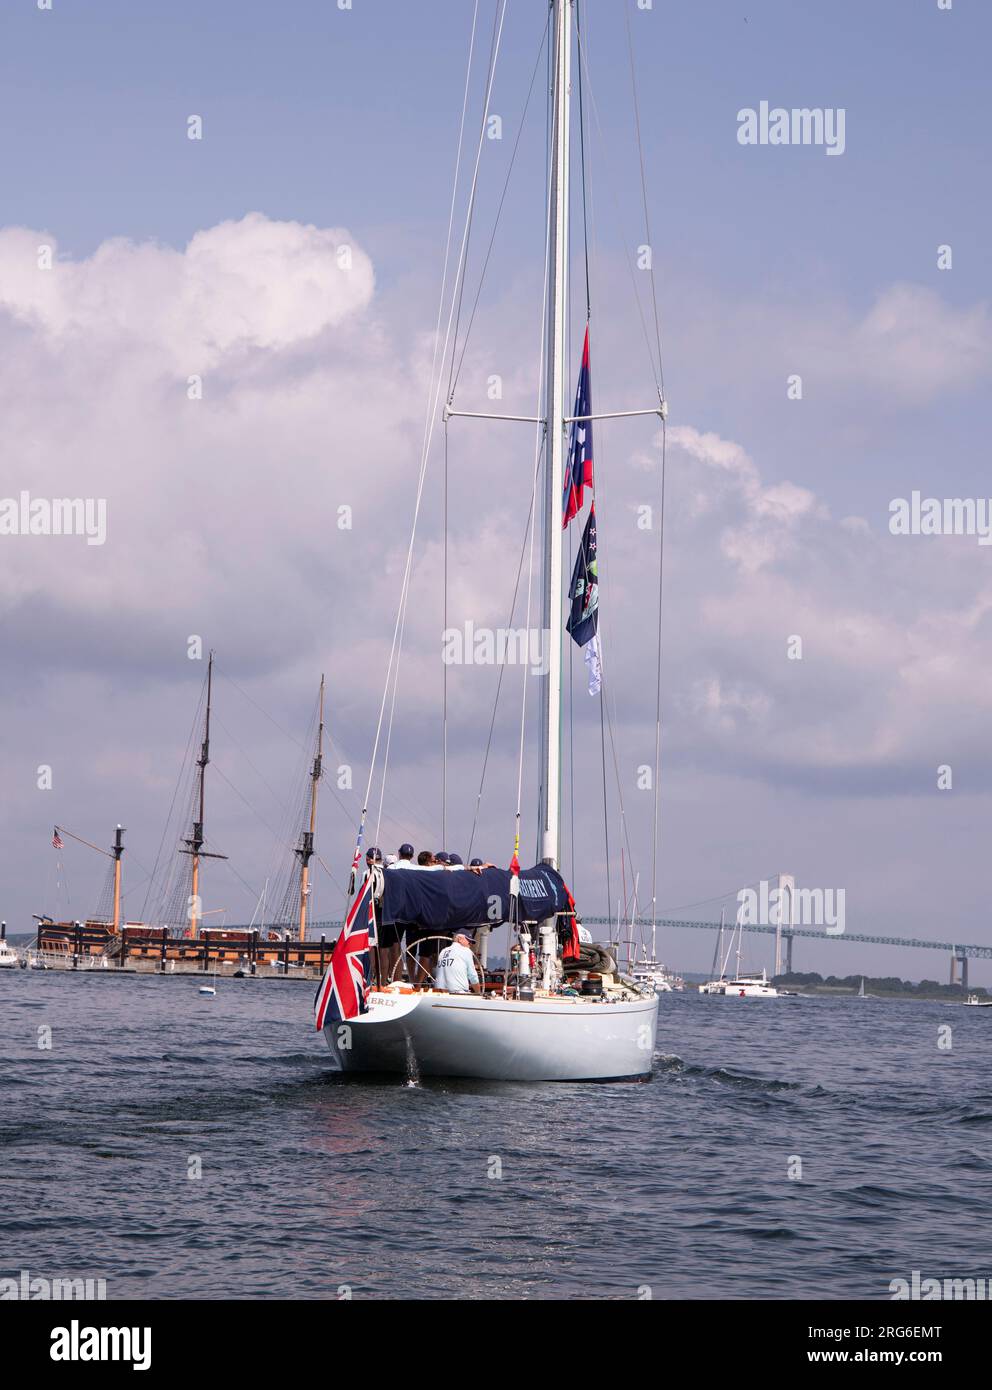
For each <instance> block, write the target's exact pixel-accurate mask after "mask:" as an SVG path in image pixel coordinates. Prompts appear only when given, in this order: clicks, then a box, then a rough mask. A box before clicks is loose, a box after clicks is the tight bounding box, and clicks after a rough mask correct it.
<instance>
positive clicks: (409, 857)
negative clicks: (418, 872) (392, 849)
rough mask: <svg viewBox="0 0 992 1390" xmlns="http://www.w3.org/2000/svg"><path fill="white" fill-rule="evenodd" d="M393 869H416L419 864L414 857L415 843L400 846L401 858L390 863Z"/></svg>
mask: <svg viewBox="0 0 992 1390" xmlns="http://www.w3.org/2000/svg"><path fill="white" fill-rule="evenodd" d="M389 867H390V868H391V869H415V868H416V867H417V865H416V864H415V863H414V859H413V845H407V844H403V845H400V848H399V858H398V859H397V860H396V862H395V863H394V864H390V866H389Z"/></svg>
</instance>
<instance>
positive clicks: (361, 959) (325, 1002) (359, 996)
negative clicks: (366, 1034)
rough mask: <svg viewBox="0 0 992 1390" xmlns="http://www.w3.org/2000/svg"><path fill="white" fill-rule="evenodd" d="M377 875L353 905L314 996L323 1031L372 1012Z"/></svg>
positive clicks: (314, 1008)
mask: <svg viewBox="0 0 992 1390" xmlns="http://www.w3.org/2000/svg"><path fill="white" fill-rule="evenodd" d="M372 885H373V877H372V875H371V874H369V875H368V877H367V878H366V880H365V882H364V883H363V884H362V887H361V889H360V890H359V892H358V895H357V897H356V898H355V901H354V902H353V903H352V905H351V909H350V911H349V913H348V917H347V920H346V921H345V924H344V926H343V927H342V929H341V935H340V936H339V937H338V939H337V941H336V942H335V943H334V952H333V954H332V956H331V963H330V965H329V966H328V967H327V969H326V970H325V971H324V978H323V979H322V980H321V982H320V987H319V988H318V990H317V993H316V995H315V996H314V1001H313V1013H314V1021H315V1022H316V1025H317V1031H318V1032H319V1031H320V1030H321V1029H322V1028H323V1026H324V1024H325V1023H327V1022H330V1023H340V1022H341V1021H343V1020H344V1019H346V1018H354V1017H355V1015H356V1014H364V1013H367V1012H368V995H369V983H370V977H371V973H372V966H371V957H370V952H369V946H370V943H374V942H375V900H374V898H373V896H372Z"/></svg>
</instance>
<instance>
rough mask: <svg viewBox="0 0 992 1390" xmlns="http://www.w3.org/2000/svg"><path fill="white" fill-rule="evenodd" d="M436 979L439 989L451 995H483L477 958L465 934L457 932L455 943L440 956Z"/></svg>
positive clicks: (447, 947) (446, 947)
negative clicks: (476, 963) (476, 962)
mask: <svg viewBox="0 0 992 1390" xmlns="http://www.w3.org/2000/svg"><path fill="white" fill-rule="evenodd" d="M434 979H435V984H436V986H437V988H438V989H443V990H447V992H448V993H449V994H479V993H481V989H482V987H481V985H480V984H479V973H478V971H477V970H476V968H475V958H474V956H473V955H472V951H471V947H470V944H469V939H468V937H467V936H466V935H465V933H464V932H461V931H460V932H456V933H455V939H454V941H453V942H452V943H451V945H450V946H445V948H444V950H443V951H442V952H441V954H440V955H439V956H438V960H437V972H436V974H435V977H434Z"/></svg>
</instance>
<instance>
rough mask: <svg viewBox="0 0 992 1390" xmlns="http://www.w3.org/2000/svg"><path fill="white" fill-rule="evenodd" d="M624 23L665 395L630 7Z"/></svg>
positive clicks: (659, 368) (655, 328)
mask: <svg viewBox="0 0 992 1390" xmlns="http://www.w3.org/2000/svg"><path fill="white" fill-rule="evenodd" d="M623 18H624V24H625V26H626V29H627V56H628V57H629V59H630V90H631V95H632V96H633V100H634V127H635V129H636V131H637V157H638V161H639V163H640V167H641V203H642V205H643V208H644V235H645V237H646V238H647V245H648V250H649V252H650V255H651V259H650V261H649V262H648V274H649V276H650V277H651V301H652V304H653V306H654V332H655V343H656V346H657V350H658V374H659V377H660V379H661V395H662V398H664V395H665V371H664V367H663V364H662V360H661V321H660V319H659V317H658V289H657V285H656V284H655V278H654V243H653V242H652V240H651V218H650V216H649V214H648V185H647V178H646V175H645V173H644V142H643V140H642V139H641V108H640V102H639V101H638V98H637V71H636V69H635V66H634V41H633V38H632V37H631V33H630V7H629V6H628V5H626V4H625V5H624V7H623Z"/></svg>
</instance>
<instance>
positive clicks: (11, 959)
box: [0, 937, 21, 970]
mask: <svg viewBox="0 0 992 1390" xmlns="http://www.w3.org/2000/svg"><path fill="white" fill-rule="evenodd" d="M20 963H21V962H20V958H19V956H18V954H17V952H16V951H15V950H14V948H13V946H11V944H10V942H9V941H8V940H7V938H6V937H4V938H3V939H2V940H0V970H16V969H17V968H18V966H19V965H20Z"/></svg>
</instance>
